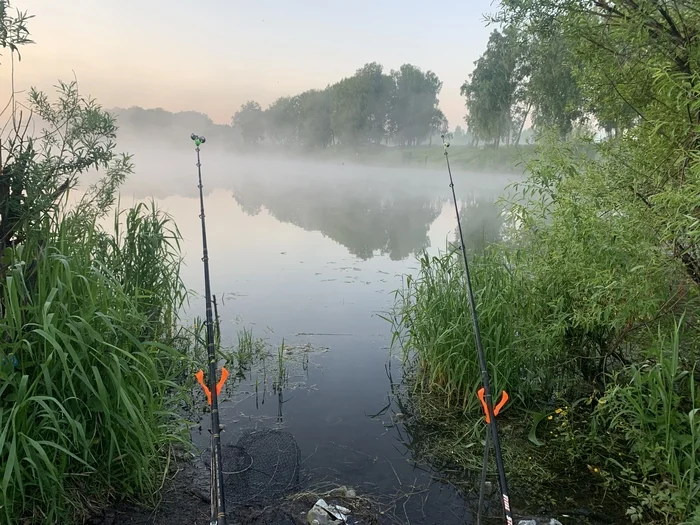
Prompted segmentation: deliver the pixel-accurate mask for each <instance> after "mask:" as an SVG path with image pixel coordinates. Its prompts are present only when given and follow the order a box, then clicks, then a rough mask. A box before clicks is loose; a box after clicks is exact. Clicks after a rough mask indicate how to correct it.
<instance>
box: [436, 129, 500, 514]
mask: <svg viewBox="0 0 700 525" xmlns="http://www.w3.org/2000/svg"><path fill="white" fill-rule="evenodd" d="M442 145H443V148H444V150H445V161H446V162H447V173H449V175H450V189H451V190H452V200H453V202H454V205H455V214H456V215H457V227H458V229H459V242H460V244H461V247H462V258H463V259H464V271H465V274H466V279H467V295H468V296H469V306H470V307H471V313H472V323H473V325H474V341H475V342H476V352H477V355H478V357H479V368H480V369H481V382H482V384H483V386H482V388H481V389H480V390H479V399H480V400H481V404H482V406H483V408H484V412H485V415H486V423H487V424H489V425H490V427H491V438H492V439H493V448H494V450H495V456H496V469H497V470H498V481H499V484H500V487H501V497H502V499H503V512H504V513H505V517H506V523H507V524H508V525H513V514H512V512H511V510H510V499H509V497H508V483H507V481H506V473H505V470H504V468H503V455H502V454H501V443H500V441H499V439H498V426H497V424H496V417H495V416H496V414H498V412H499V411H500V408H501V407H502V406H503V405H505V403H506V402H507V400H508V397H507V394H505V393H504V394H505V395H504V398H503V400H502V401H501V402H499V404H498V407H496V410H494V407H493V401H492V398H491V385H490V379H489V372H488V369H487V368H486V356H485V354H484V348H483V346H482V345H481V332H480V331H479V320H478V318H477V313H476V302H475V301H474V292H473V290H472V282H471V275H470V274H469V263H468V262H467V250H466V248H465V246H464V235H463V233H462V221H461V219H460V217H459V206H458V204H457V195H456V194H455V184H454V180H453V179H452V169H451V168H450V158H449V155H448V153H447V148H449V147H450V144H449V143H448V142H447V141H446V140H445V135H442ZM485 446H486V449H487V450H488V447H489V440H488V439H487V440H486V445H485ZM487 460H488V456H487V453H486V452H485V453H484V461H485V462H486V461H487ZM483 480H484V476H483V474H482V485H483ZM482 490H483V489H482ZM479 511H481V509H479Z"/></svg>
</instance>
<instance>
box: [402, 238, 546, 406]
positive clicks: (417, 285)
mask: <svg viewBox="0 0 700 525" xmlns="http://www.w3.org/2000/svg"><path fill="white" fill-rule="evenodd" d="M419 261H420V270H419V272H418V274H417V275H416V276H415V277H412V276H410V275H409V276H407V277H406V280H405V285H404V287H403V289H401V290H399V291H398V292H397V309H396V311H395V314H394V327H395V330H396V335H395V338H397V339H400V340H401V343H402V348H403V352H404V359H405V360H414V359H415V364H416V365H417V371H418V379H419V381H418V383H417V384H419V385H423V386H427V387H429V388H431V389H434V388H438V389H441V391H442V393H444V394H446V396H447V399H448V400H450V402H451V403H459V404H461V405H462V406H463V407H464V408H465V409H476V408H477V407H478V400H477V397H476V391H477V389H478V388H479V386H480V384H481V373H480V369H479V363H478V358H477V354H476V346H475V342H474V331H473V327H472V320H471V312H470V310H469V303H468V300H469V299H468V296H467V289H466V279H465V273H464V266H463V263H462V260H461V256H460V254H459V252H457V251H455V250H449V251H447V252H446V253H444V254H441V255H439V256H432V257H431V256H429V255H427V254H424V255H422V256H421V257H420V259H419ZM513 266H514V265H512V264H511V262H510V261H509V260H507V259H506V258H504V254H503V253H502V252H501V251H499V250H497V249H496V248H493V249H491V248H489V249H487V250H486V251H484V252H483V253H482V254H479V255H476V256H474V257H473V259H472V261H471V263H470V270H471V274H472V284H473V287H474V295H475V300H476V303H477V305H476V309H477V315H478V320H479V328H480V331H481V336H482V342H483V346H484V351H485V353H486V359H487V361H488V366H489V374H490V376H491V379H492V383H493V387H494V388H495V389H496V390H502V389H505V390H507V391H509V393H510V394H511V396H517V397H518V398H520V399H522V398H523V394H524V392H523V389H525V388H533V385H534V384H535V382H532V383H528V382H525V381H523V379H524V378H525V377H526V376H527V374H528V365H533V362H529V361H526V360H525V359H524V356H525V352H526V351H527V348H528V342H527V340H526V337H525V335H524V334H523V333H522V326H523V321H522V319H521V316H522V312H523V310H526V309H527V294H526V293H525V290H524V287H523V279H522V276H521V275H520V274H519V273H518V271H517V269H512V267H513Z"/></svg>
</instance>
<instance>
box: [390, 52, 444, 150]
mask: <svg viewBox="0 0 700 525" xmlns="http://www.w3.org/2000/svg"><path fill="white" fill-rule="evenodd" d="M391 76H392V78H393V80H394V83H395V85H396V88H395V89H396V93H395V95H394V100H393V101H392V104H391V109H390V112H389V119H390V121H391V124H390V125H391V129H392V130H393V138H394V141H395V142H396V143H397V144H400V145H406V144H411V145H418V144H420V143H422V142H423V141H424V140H425V139H426V138H427V137H428V136H429V135H430V134H435V133H440V132H441V131H442V132H444V131H446V129H444V127H445V126H443V122H442V121H443V119H444V115H443V114H442V112H441V111H440V110H439V109H438V108H437V102H438V99H437V96H438V94H439V93H440V90H441V89H442V82H440V79H438V77H437V75H435V73H433V72H432V71H428V72H427V73H423V71H421V70H420V69H419V68H417V67H415V66H412V65H411V64H404V65H403V66H401V67H400V68H399V70H398V71H392V72H391Z"/></svg>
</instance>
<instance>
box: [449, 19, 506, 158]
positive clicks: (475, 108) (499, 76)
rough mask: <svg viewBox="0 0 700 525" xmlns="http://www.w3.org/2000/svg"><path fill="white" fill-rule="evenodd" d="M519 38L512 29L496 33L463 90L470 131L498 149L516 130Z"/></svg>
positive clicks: (463, 85) (492, 34)
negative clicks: (515, 110) (517, 43)
mask: <svg viewBox="0 0 700 525" xmlns="http://www.w3.org/2000/svg"><path fill="white" fill-rule="evenodd" d="M516 38H517V37H516V34H515V31H514V30H513V29H512V26H511V27H510V28H507V30H506V31H505V32H504V33H500V32H499V31H493V32H492V33H491V36H490V37H489V42H488V44H487V47H486V51H485V52H484V54H483V55H482V56H481V57H480V58H479V59H478V60H477V61H476V62H475V64H476V68H475V69H474V71H473V72H472V74H471V75H470V78H469V80H467V81H465V82H464V84H462V87H461V89H460V93H461V94H462V96H464V97H465V98H466V105H467V116H466V117H465V120H466V122H467V126H468V128H469V131H470V132H471V133H472V134H473V135H474V137H476V138H477V139H480V140H484V141H487V142H493V144H494V146H495V147H496V148H498V146H499V144H500V142H501V140H502V139H503V138H505V139H506V140H509V139H510V133H511V129H512V117H511V109H512V106H513V104H514V102H515V92H516V88H517V87H518V83H519V80H520V79H519V78H518V75H519V69H518V67H517V66H518V60H519V54H520V52H519V49H518V46H516V45H515V43H516V41H517V40H516Z"/></svg>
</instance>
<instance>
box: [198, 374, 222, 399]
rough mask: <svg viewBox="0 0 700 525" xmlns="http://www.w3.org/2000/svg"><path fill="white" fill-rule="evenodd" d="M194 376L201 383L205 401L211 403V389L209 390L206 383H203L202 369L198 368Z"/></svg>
mask: <svg viewBox="0 0 700 525" xmlns="http://www.w3.org/2000/svg"><path fill="white" fill-rule="evenodd" d="M194 377H196V378H197V382H198V383H199V384H200V385H201V387H202V390H204V393H205V394H206V395H207V403H209V404H210V405H211V391H210V390H209V387H207V385H206V384H205V383H204V371H202V370H200V371H199V372H197V373H196V374H195V375H194ZM217 388H218V386H217ZM217 393H218V391H217Z"/></svg>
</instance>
